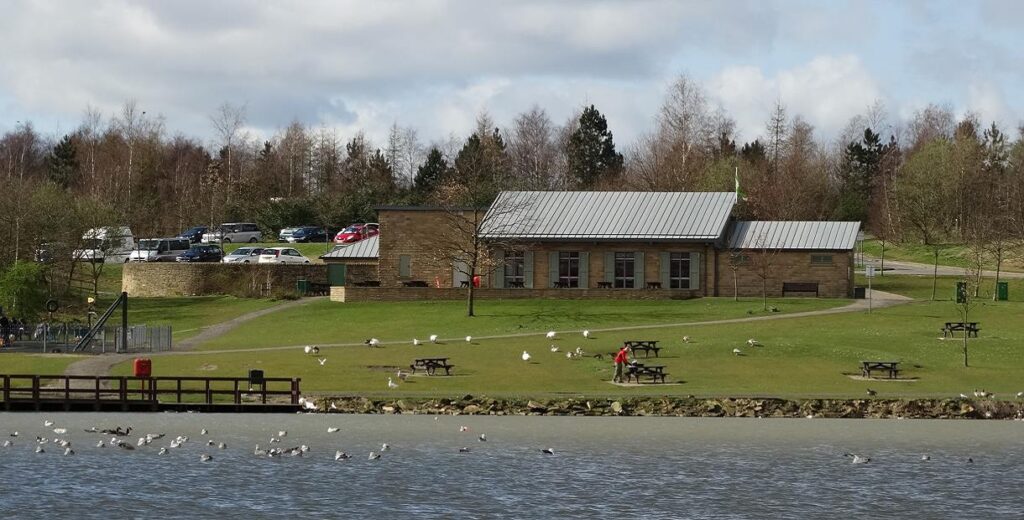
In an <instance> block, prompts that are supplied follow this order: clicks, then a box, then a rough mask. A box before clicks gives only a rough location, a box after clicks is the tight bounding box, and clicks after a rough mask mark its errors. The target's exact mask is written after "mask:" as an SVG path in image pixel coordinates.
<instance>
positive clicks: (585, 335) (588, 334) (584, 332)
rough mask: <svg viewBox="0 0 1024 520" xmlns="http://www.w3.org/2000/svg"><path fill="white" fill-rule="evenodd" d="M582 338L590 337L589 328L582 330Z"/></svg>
mask: <svg viewBox="0 0 1024 520" xmlns="http://www.w3.org/2000/svg"><path fill="white" fill-rule="evenodd" d="M583 339H590V331H589V330H585V331H583Z"/></svg>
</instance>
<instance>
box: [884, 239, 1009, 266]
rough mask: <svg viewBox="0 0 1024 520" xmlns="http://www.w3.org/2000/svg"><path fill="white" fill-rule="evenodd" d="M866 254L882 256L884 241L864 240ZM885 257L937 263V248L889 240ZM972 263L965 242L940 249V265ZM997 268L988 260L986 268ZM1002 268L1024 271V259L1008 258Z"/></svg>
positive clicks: (965, 264)
mask: <svg viewBox="0 0 1024 520" xmlns="http://www.w3.org/2000/svg"><path fill="white" fill-rule="evenodd" d="M864 254H866V255H868V256H871V257H874V258H880V257H881V256H882V242H881V241H880V240H878V239H876V238H872V239H867V240H864ZM1008 256H1011V255H1008ZM885 259H886V260H902V261H905V262H918V263H922V264H928V265H932V264H934V263H935V248H934V247H933V246H929V245H924V244H917V243H903V244H897V243H894V242H888V241H887V242H886V243H885ZM970 263H971V252H970V250H969V249H968V248H967V246H965V245H963V244H948V245H945V246H943V247H942V248H940V249H939V265H947V266H953V267H968V266H969V265H970ZM995 268H996V266H995V263H994V262H986V264H985V269H991V270H993V271H994V270H995ZM1002 270H1004V271H1024V259H1019V258H1014V259H1011V260H1006V261H1004V262H1003V265H1002Z"/></svg>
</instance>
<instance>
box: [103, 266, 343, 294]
mask: <svg viewBox="0 0 1024 520" xmlns="http://www.w3.org/2000/svg"><path fill="white" fill-rule="evenodd" d="M299 279H306V280H308V281H310V282H312V283H327V266H326V265H323V264H312V265H280V264H220V263H217V264H215V263H208V264H207V263H171V262H167V263H163V262H157V263H129V264H125V266H124V270H123V271H122V274H121V290H123V291H127V292H128V295H129V296H135V297H162V296H211V295H232V296H240V297H258V296H266V295H267V292H268V291H267V288H268V285H269V295H271V296H284V295H289V294H295V282H296V280H299Z"/></svg>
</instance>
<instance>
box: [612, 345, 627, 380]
mask: <svg viewBox="0 0 1024 520" xmlns="http://www.w3.org/2000/svg"><path fill="white" fill-rule="evenodd" d="M628 358H629V348H627V347H626V346H625V345H623V346H622V348H621V349H619V353H618V354H615V376H614V377H612V382H613V383H621V382H623V380H622V372H623V371H624V370H625V369H626V363H629V359H628Z"/></svg>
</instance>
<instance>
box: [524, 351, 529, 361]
mask: <svg viewBox="0 0 1024 520" xmlns="http://www.w3.org/2000/svg"><path fill="white" fill-rule="evenodd" d="M529 360H530V353H529V352H527V351H525V350H524V351H523V361H529Z"/></svg>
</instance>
